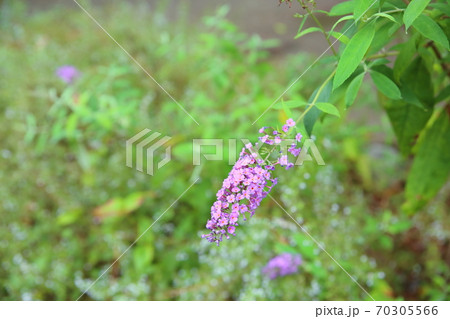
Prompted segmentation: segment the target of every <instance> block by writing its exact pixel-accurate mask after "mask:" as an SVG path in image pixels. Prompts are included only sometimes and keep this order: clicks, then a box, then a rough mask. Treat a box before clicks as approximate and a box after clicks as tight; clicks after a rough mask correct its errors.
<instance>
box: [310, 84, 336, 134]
mask: <svg viewBox="0 0 450 319" xmlns="http://www.w3.org/2000/svg"><path fill="white" fill-rule="evenodd" d="M331 89H332V85H331V82H328V83H327V84H326V85H325V87H324V88H323V90H322V92H321V93H320V95H319V97H318V98H317V101H316V103H320V102H328V100H329V99H330V95H331ZM318 90H319V89H316V90H314V92H313V94H311V96H310V98H309V100H308V103H311V102H312V100H313V99H314V98H315V97H316V94H317V91H318ZM320 114H321V111H320V110H319V109H318V108H317V107H316V106H313V107H312V108H311V110H309V112H308V113H306V115H305V117H304V118H303V123H304V124H305V130H306V133H308V135H309V136H311V133H312V130H313V127H314V124H315V123H316V121H317V119H318V118H319V116H320Z"/></svg>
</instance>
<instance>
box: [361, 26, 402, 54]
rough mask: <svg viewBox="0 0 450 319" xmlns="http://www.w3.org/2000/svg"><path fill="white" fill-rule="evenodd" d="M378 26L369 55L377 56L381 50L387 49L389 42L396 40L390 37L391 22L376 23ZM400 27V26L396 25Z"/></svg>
mask: <svg viewBox="0 0 450 319" xmlns="http://www.w3.org/2000/svg"><path fill="white" fill-rule="evenodd" d="M374 23H375V24H376V28H375V36H374V37H373V40H372V43H371V44H370V48H369V51H368V52H367V54H368V55H370V54H375V53H376V52H378V51H380V50H381V49H383V48H385V47H386V46H387V44H388V43H389V42H391V41H392V40H393V39H394V38H393V37H390V36H389V32H390V29H391V27H392V23H390V22H389V21H381V22H379V23H378V22H374ZM395 25H397V26H398V27H400V25H399V24H394V26H395Z"/></svg>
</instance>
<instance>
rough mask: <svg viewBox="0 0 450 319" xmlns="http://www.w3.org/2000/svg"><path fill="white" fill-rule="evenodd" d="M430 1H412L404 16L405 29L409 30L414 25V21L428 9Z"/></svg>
mask: <svg viewBox="0 0 450 319" xmlns="http://www.w3.org/2000/svg"><path fill="white" fill-rule="evenodd" d="M428 3H430V0H412V1H411V2H410V3H409V5H408V7H407V8H406V10H405V13H404V14H403V22H404V23H405V28H406V30H408V28H409V27H410V26H411V25H412V24H413V22H414V20H416V19H417V17H418V16H419V15H420V14H421V13H422V11H423V10H424V9H425V8H426V7H427V5H428Z"/></svg>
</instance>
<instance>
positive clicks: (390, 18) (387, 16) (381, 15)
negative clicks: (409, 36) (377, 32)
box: [374, 12, 397, 23]
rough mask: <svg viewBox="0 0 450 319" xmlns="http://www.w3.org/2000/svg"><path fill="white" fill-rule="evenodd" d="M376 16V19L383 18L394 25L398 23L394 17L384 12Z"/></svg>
mask: <svg viewBox="0 0 450 319" xmlns="http://www.w3.org/2000/svg"><path fill="white" fill-rule="evenodd" d="M374 16H375V17H383V18H386V19H389V20H391V21H392V22H394V23H397V20H395V19H394V17H393V16H391V15H389V14H386V13H383V12H379V13H375V14H374Z"/></svg>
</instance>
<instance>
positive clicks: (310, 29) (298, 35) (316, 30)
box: [294, 27, 322, 39]
mask: <svg viewBox="0 0 450 319" xmlns="http://www.w3.org/2000/svg"><path fill="white" fill-rule="evenodd" d="M313 32H322V30H320V28H318V27H310V28H306V29H305V30H303V31H302V32H300V33H299V34H297V35H296V36H295V37H294V39H298V38H300V37H302V36H304V35H306V34H308V33H313Z"/></svg>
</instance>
